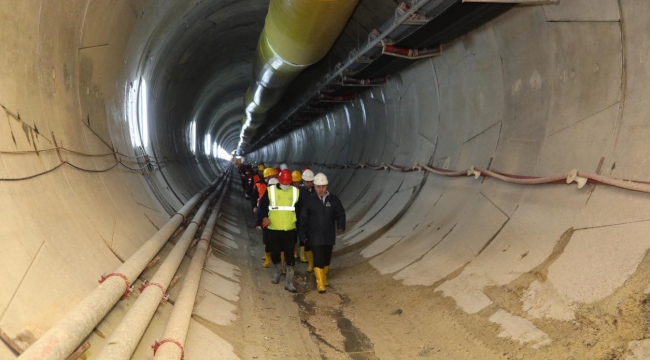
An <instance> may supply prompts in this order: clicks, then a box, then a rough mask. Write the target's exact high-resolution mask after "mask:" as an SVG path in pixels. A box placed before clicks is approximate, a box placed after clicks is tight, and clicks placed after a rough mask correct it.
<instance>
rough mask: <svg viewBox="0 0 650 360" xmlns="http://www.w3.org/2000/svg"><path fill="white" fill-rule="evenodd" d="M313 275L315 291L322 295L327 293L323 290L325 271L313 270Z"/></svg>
mask: <svg viewBox="0 0 650 360" xmlns="http://www.w3.org/2000/svg"><path fill="white" fill-rule="evenodd" d="M314 275H316V290H318V292H319V293H321V294H322V293H324V292H325V291H327V289H326V288H325V284H324V281H325V270H323V269H321V268H314Z"/></svg>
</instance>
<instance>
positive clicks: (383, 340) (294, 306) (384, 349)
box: [197, 197, 650, 360]
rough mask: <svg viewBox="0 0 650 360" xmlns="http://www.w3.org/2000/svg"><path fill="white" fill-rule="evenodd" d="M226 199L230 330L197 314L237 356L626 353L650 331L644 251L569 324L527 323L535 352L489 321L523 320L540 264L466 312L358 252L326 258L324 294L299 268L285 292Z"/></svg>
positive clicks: (598, 358) (648, 266)
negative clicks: (235, 225)
mask: <svg viewBox="0 0 650 360" xmlns="http://www.w3.org/2000/svg"><path fill="white" fill-rule="evenodd" d="M230 202H231V204H230V205H228V206H226V207H227V208H230V209H236V215H237V217H238V218H239V219H240V222H241V229H245V231H243V232H242V234H241V241H239V242H238V244H239V245H240V248H239V249H238V250H236V251H233V253H232V254H228V255H229V256H232V258H233V260H232V261H233V262H234V263H235V264H236V265H237V266H239V267H240V269H241V273H242V275H241V287H242V292H241V294H240V301H239V302H238V303H237V306H238V307H239V309H240V310H239V313H238V320H237V322H236V323H235V324H234V325H232V326H219V325H216V324H211V323H210V322H209V321H207V320H205V319H197V320H198V321H200V322H201V323H203V324H204V325H206V326H208V327H209V328H210V329H211V330H212V331H214V332H215V333H217V334H218V335H219V336H221V337H222V338H224V339H225V340H227V341H228V342H230V343H231V344H232V345H233V346H234V348H235V352H236V353H237V355H238V356H240V358H242V359H280V358H285V359H287V358H288V359H354V360H361V359H457V360H470V359H472V360H474V359H481V360H482V359H486V360H491V359H508V360H510V359H533V360H551V359H553V360H557V359H567V360H569V359H571V360H583V359H584V360H587V359H589V360H615V359H625V357H626V355H627V353H626V352H627V346H628V342H630V341H633V340H640V339H644V338H647V337H648V336H649V335H650V334H649V332H648V322H649V321H650V317H649V315H648V314H650V298H648V295H646V294H645V293H644V291H642V290H639V289H644V288H645V286H646V285H647V279H648V277H650V258H649V257H648V256H646V258H645V259H644V261H643V262H642V264H641V265H640V266H639V268H638V270H637V272H636V273H635V275H634V276H633V277H632V278H630V279H629V280H628V282H626V284H625V286H623V287H621V288H620V289H618V290H617V291H616V292H615V293H614V294H612V295H611V296H609V297H608V298H606V299H604V300H602V301H600V302H598V303H595V304H590V305H589V306H583V307H582V308H579V309H578V311H577V312H576V320H574V321H571V322H566V321H564V322H563V321H549V320H537V319H530V320H531V321H532V322H533V324H534V325H535V326H536V327H538V328H539V329H540V330H542V331H544V332H545V333H546V334H548V335H549V336H550V338H551V340H552V342H551V343H550V344H549V345H547V346H544V347H541V348H540V349H534V348H532V346H530V344H528V345H527V344H520V343H519V342H517V341H514V340H511V339H507V338H500V337H498V335H499V333H500V332H501V331H502V329H500V327H499V325H497V324H495V323H493V322H490V321H489V320H488V319H489V318H490V316H492V315H493V314H495V313H496V312H497V311H498V310H499V309H503V310H506V311H508V312H509V313H511V314H513V315H519V316H525V312H524V311H523V310H522V303H521V301H520V299H521V297H522V295H523V292H524V290H525V289H526V288H527V287H528V285H529V284H530V283H531V282H532V281H534V280H535V279H542V280H543V279H544V277H545V276H546V274H545V273H544V272H545V269H544V268H539V269H535V270H534V271H533V272H531V273H528V274H525V275H522V276H521V277H520V278H519V279H517V280H515V281H514V282H512V283H511V284H509V285H508V286H505V287H499V288H490V289H486V290H485V292H486V294H487V295H488V297H489V298H490V299H491V300H492V301H493V302H494V304H493V305H492V306H490V307H488V308H486V309H484V310H483V311H481V312H479V313H477V314H473V315H469V314H467V313H465V312H463V311H462V310H460V309H459V308H458V307H457V306H456V304H455V302H454V301H453V300H452V299H451V298H448V297H444V296H442V294H441V292H439V291H435V287H436V285H438V284H434V285H433V286H430V287H422V286H404V285H402V284H401V283H400V282H398V281H395V280H393V279H392V277H391V276H381V275H379V274H378V272H377V271H376V270H374V268H372V267H371V266H370V265H368V264H367V262H366V261H363V262H362V261H359V259H361V256H359V254H358V252H352V253H349V254H346V255H343V256H339V257H337V258H335V259H334V261H333V266H332V269H331V274H330V283H331V284H332V286H331V287H330V288H329V290H328V292H327V293H326V294H318V293H317V292H316V291H315V283H314V277H313V275H312V274H308V273H307V272H306V264H298V265H297V278H296V286H297V287H298V289H299V292H298V294H295V295H294V294H290V293H288V292H287V291H285V290H284V287H283V286H282V284H283V281H284V278H283V280H282V281H281V283H280V284H278V285H274V284H271V282H270V277H271V270H270V269H265V268H263V267H262V266H261V265H262V260H261V256H262V247H261V236H260V234H258V233H257V232H255V230H254V229H253V227H252V214H251V215H250V216H249V214H248V207H247V203H245V202H244V201H243V197H242V199H241V200H238V201H233V200H231V201H230ZM233 202H234V203H233ZM232 212H235V210H232ZM546 268H547V266H546ZM457 273H458V272H457ZM454 275H455V274H452V275H451V276H450V277H453V276H454Z"/></svg>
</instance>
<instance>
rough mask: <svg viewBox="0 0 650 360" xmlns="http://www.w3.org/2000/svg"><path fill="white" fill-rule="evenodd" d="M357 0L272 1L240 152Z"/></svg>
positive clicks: (317, 56) (318, 55)
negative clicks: (267, 113) (268, 112)
mask: <svg viewBox="0 0 650 360" xmlns="http://www.w3.org/2000/svg"><path fill="white" fill-rule="evenodd" d="M358 1H359V0H271V4H270V6H269V13H268V14H267V16H266V23H265V24H264V30H263V31H262V35H261V36H260V40H259V42H258V44H257V54H256V56H255V62H254V64H253V81H252V83H251V86H250V87H249V88H248V91H247V92H246V96H245V98H244V105H245V106H246V112H245V114H244V119H243V121H242V123H243V126H242V130H241V134H240V141H239V151H241V150H242V148H243V147H245V146H247V145H248V144H249V143H250V141H251V139H252V137H253V135H254V133H255V130H256V129H257V128H259V127H260V125H262V124H263V123H264V120H265V118H266V112H267V111H268V110H269V109H270V108H272V107H273V106H274V105H275V104H277V103H278V101H280V98H281V97H282V94H284V91H285V90H286V89H287V87H288V86H289V84H290V83H291V81H292V80H293V79H295V78H296V76H298V74H299V73H300V72H301V71H302V70H303V69H304V68H306V67H307V66H309V65H312V64H314V63H316V62H318V61H319V60H320V59H322V58H323V57H324V56H325V54H327V52H328V51H329V50H330V48H331V47H332V45H333V44H334V41H335V40H336V39H337V38H338V36H339V35H340V33H341V31H343V27H344V26H345V24H346V23H347V22H348V19H349V18H350V16H351V15H352V12H353V11H354V8H355V7H356V5H357V3H358Z"/></svg>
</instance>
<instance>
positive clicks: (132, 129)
mask: <svg viewBox="0 0 650 360" xmlns="http://www.w3.org/2000/svg"><path fill="white" fill-rule="evenodd" d="M128 91H129V96H128V103H127V104H126V116H125V117H124V121H126V122H127V123H128V124H129V135H130V136H131V144H133V146H136V147H137V146H142V142H141V141H140V131H139V129H138V128H139V127H138V91H137V89H132V90H128Z"/></svg>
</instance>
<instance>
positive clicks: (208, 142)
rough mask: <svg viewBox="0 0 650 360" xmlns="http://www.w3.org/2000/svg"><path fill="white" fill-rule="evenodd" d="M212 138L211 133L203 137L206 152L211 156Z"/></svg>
mask: <svg viewBox="0 0 650 360" xmlns="http://www.w3.org/2000/svg"><path fill="white" fill-rule="evenodd" d="M211 145H212V140H211V139H210V134H207V135H206V136H205V138H204V139H203V147H204V148H205V154H206V155H208V156H210V150H212V146H211Z"/></svg>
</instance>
